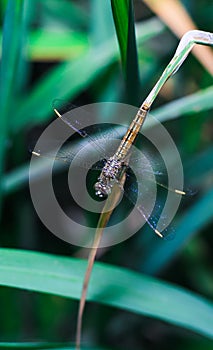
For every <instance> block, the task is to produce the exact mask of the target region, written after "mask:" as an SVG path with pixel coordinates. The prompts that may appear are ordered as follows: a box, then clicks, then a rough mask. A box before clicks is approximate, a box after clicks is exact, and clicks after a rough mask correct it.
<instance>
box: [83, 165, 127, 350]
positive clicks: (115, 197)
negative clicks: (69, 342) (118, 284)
mask: <svg viewBox="0 0 213 350" xmlns="http://www.w3.org/2000/svg"><path fill="white" fill-rule="evenodd" d="M125 180H126V173H125V171H123V172H122V174H121V179H120V182H119V184H118V183H115V185H114V186H113V188H112V192H111V194H110V195H109V197H108V198H107V200H106V203H105V205H104V208H103V211H102V213H101V215H100V218H99V221H98V225H97V229H96V231H95V237H94V241H93V245H92V248H91V251H90V254H89V257H88V264H87V268H86V272H85V276H84V282H83V287H82V292H81V299H80V302H79V309H78V319H77V330H76V350H80V347H81V329H82V318H83V312H84V308H85V303H86V296H87V291H88V285H89V280H90V276H91V272H92V268H93V265H94V261H95V257H96V254H97V250H98V248H99V246H100V242H101V238H102V236H103V231H104V228H105V227H106V225H107V224H108V222H109V219H110V217H111V214H112V212H113V210H114V208H115V206H116V204H117V203H118V201H119V199H120V197H121V195H122V193H123V190H122V186H123V184H124V183H125Z"/></svg>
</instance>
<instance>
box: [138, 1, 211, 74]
mask: <svg viewBox="0 0 213 350" xmlns="http://www.w3.org/2000/svg"><path fill="white" fill-rule="evenodd" d="M143 1H144V2H145V3H146V5H147V6H148V7H150V9H151V10H152V11H153V12H154V13H155V14H156V15H157V16H158V17H159V18H161V19H162V21H163V22H164V23H165V24H166V25H167V26H168V27H169V28H170V29H171V30H172V31H173V33H174V34H175V35H176V36H177V37H178V38H181V37H182V36H183V35H184V34H185V33H186V32H187V31H189V30H193V29H197V27H196V25H195V23H194V22H193V20H192V19H191V17H190V16H189V14H188V12H187V11H186V9H185V8H184V6H183V5H182V4H181V2H180V1H179V0H143ZM192 53H193V54H194V55H195V56H196V57H197V59H198V60H199V61H200V63H201V64H202V65H203V66H204V67H205V69H206V70H207V71H208V72H209V73H210V74H211V75H213V52H212V50H211V48H210V47H207V46H199V47H198V46H196V47H194V48H193V50H192Z"/></svg>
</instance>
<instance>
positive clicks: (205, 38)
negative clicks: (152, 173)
mask: <svg viewBox="0 0 213 350" xmlns="http://www.w3.org/2000/svg"><path fill="white" fill-rule="evenodd" d="M195 44H203V45H213V34H212V33H208V32H204V31H198V30H193V31H189V32H187V33H186V34H185V35H184V36H183V37H182V39H181V40H180V43H179V45H178V47H177V50H176V52H175V54H174V56H173V58H172V60H171V61H170V62H169V64H168V65H167V67H166V69H165V70H164V71H163V73H162V75H161V76H160V78H159V80H158V81H157V83H156V84H155V86H154V87H153V89H152V90H151V92H150V93H149V95H148V96H147V98H146V99H145V101H144V102H143V103H142V104H141V106H140V108H139V109H138V111H137V113H136V115H135V117H134V119H133V121H132V122H131V124H130V126H129V128H128V129H127V131H126V133H125V135H124V136H123V138H122V140H121V142H120V144H119V146H118V147H117V149H116V150H115V152H114V154H112V155H111V156H110V157H109V158H108V159H107V160H106V162H105V164H104V166H103V168H102V170H101V173H100V175H99V177H98V179H97V181H96V183H95V185H94V190H95V194H96V196H97V197H99V198H107V197H108V196H109V195H110V194H111V191H112V188H113V186H114V185H115V183H120V178H121V174H122V173H123V171H126V169H127V168H128V165H129V159H130V157H131V151H132V147H133V145H134V143H135V141H136V139H137V137H138V134H139V132H140V130H141V128H142V126H143V124H144V121H145V119H146V117H147V115H148V113H149V111H150V108H151V106H152V104H153V102H154V100H155V98H156V97H157V95H158V93H159V91H160V89H161V88H162V86H163V85H164V84H165V82H166V81H167V80H168V79H169V77H171V76H172V75H173V74H175V73H176V72H177V71H178V69H179V68H180V66H181V65H182V63H183V62H184V60H185V58H186V57H187V56H188V54H189V52H190V51H191V49H192V48H193V46H194V45H195ZM54 111H55V113H56V115H57V116H58V117H59V118H60V119H61V120H63V122H65V123H66V124H67V125H68V126H69V127H71V128H72V129H73V130H74V131H75V132H77V133H78V134H79V135H80V136H81V137H82V138H87V139H88V140H89V141H91V142H92V144H93V145H95V147H96V148H97V149H98V150H99V151H102V149H101V148H102V147H101V146H100V144H99V143H96V142H95V141H94V140H93V137H92V135H90V134H89V133H88V132H86V131H85V130H82V129H80V128H78V125H76V124H73V123H72V122H71V121H70V119H68V118H67V116H66V114H61V113H60V111H59V109H57V108H54ZM32 153H33V154H34V155H36V156H40V155H41V153H40V152H39V150H34V151H33V152H32ZM63 159H64V160H66V159H69V157H66V155H65V156H63ZM156 183H157V185H159V186H161V187H165V188H166V189H168V190H169V191H171V192H174V193H175V194H177V195H180V196H183V195H186V191H183V190H182V189H172V188H167V186H166V185H164V184H163V183H160V182H157V181H156ZM121 190H123V186H121ZM139 211H140V212H142V214H143V216H144V217H145V219H146V222H147V223H148V224H149V226H150V227H151V229H152V230H153V231H154V233H155V234H157V235H158V236H159V237H161V238H163V237H164V233H163V232H161V231H159V230H158V229H157V228H156V226H155V225H154V224H153V223H152V222H151V221H150V219H149V218H148V217H147V216H146V215H145V213H144V211H143V210H142V209H141V208H139Z"/></svg>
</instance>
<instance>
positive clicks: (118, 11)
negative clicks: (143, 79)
mask: <svg viewBox="0 0 213 350" xmlns="http://www.w3.org/2000/svg"><path fill="white" fill-rule="evenodd" d="M111 6H112V13H113V18H114V23H115V28H116V33H117V38H118V43H119V48H120V53H121V62H122V67H123V72H124V75H125V78H126V87H127V98H128V101H129V102H131V103H132V104H135V105H137V104H138V102H139V91H140V85H139V81H140V80H139V66H138V54H137V47H136V38H135V21H134V12H133V4H132V0H124V1H120V0H111Z"/></svg>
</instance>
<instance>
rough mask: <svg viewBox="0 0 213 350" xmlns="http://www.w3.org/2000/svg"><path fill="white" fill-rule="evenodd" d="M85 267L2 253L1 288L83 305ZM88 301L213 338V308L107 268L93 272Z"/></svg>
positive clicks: (51, 258) (80, 262)
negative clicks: (73, 301)
mask: <svg viewBox="0 0 213 350" xmlns="http://www.w3.org/2000/svg"><path fill="white" fill-rule="evenodd" d="M85 268H86V261H83V260H79V259H73V258H65V257H59V256H54V255H47V254H42V253H37V252H30V251H21V250H13V249H11V250H10V249H0V284H1V285H4V286H11V287H16V288H23V289H28V290H33V291H38V292H45V293H50V294H55V295H60V296H62V297H68V298H74V299H79V296H80V291H81V287H82V281H83V275H84V271H85ZM88 300H90V301H95V302H100V303H102V304H106V305H111V306H115V307H118V308H121V309H124V310H128V311H132V312H135V313H139V314H143V315H147V316H151V317H156V318H159V319H162V320H164V321H167V322H170V323H172V324H176V325H179V326H182V327H184V328H187V329H190V330H192V331H195V332H197V333H199V334H202V335H205V336H206V337H210V338H213V329H212V324H213V305H212V303H210V302H209V301H207V300H206V299H204V298H202V297H200V296H198V295H196V294H194V293H192V292H189V291H186V290H184V289H183V288H179V287H177V286H174V285H171V284H169V283H166V282H163V281H160V280H157V279H154V278H152V277H147V276H145V275H140V274H138V273H136V272H133V271H130V270H127V269H123V268H118V267H114V266H110V265H106V264H103V263H96V264H95V266H94V270H93V274H92V277H91V283H90V286H89V291H88Z"/></svg>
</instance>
